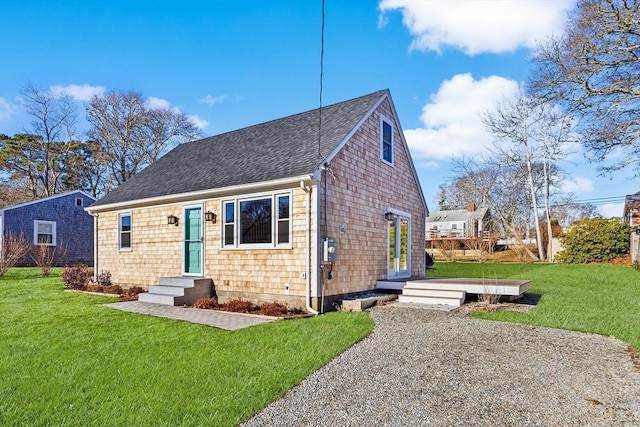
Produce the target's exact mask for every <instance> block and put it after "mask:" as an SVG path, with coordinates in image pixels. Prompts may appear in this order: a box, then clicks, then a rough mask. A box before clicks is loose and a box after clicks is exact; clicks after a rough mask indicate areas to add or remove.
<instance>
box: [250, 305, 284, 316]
mask: <svg viewBox="0 0 640 427" xmlns="http://www.w3.org/2000/svg"><path fill="white" fill-rule="evenodd" d="M288 313H289V308H288V307H287V306H286V305H284V304H282V303H279V302H266V303H264V304H262V305H261V306H260V308H259V309H258V310H257V311H256V312H255V314H262V315H264V316H284V315H285V314H288Z"/></svg>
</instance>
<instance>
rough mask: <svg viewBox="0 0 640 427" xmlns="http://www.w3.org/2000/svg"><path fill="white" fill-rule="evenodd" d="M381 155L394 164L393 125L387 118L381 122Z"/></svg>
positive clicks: (383, 158)
mask: <svg viewBox="0 0 640 427" xmlns="http://www.w3.org/2000/svg"><path fill="white" fill-rule="evenodd" d="M380 128H381V129H380V157H381V158H382V160H384V161H385V162H387V163H391V164H393V126H392V125H391V123H389V122H388V121H387V120H386V119H385V118H383V119H382V120H381V122H380Z"/></svg>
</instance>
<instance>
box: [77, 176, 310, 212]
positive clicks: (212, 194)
mask: <svg viewBox="0 0 640 427" xmlns="http://www.w3.org/2000/svg"><path fill="white" fill-rule="evenodd" d="M313 180H314V179H313V175H299V176H293V177H289V178H281V179H275V180H270V181H262V182H254V183H250V184H241V185H233V186H229V187H220V188H211V189H207V190H200V191H192V192H189V193H178V194H169V195H167V196H158V197H149V198H146V199H136V200H127V201H124V202H117V203H109V204H106V205H99V206H95V205H91V206H88V207H86V208H85V211H87V212H89V213H90V214H92V215H93V214H97V213H101V212H109V211H117V210H125V209H132V208H141V207H147V206H156V205H163V204H173V203H181V202H187V201H193V200H201V199H211V198H216V197H224V196H229V195H234V194H241V193H246V192H248V191H266V190H272V189H278V188H281V187H290V186H291V185H292V184H296V183H298V182H300V181H303V182H308V181H313Z"/></svg>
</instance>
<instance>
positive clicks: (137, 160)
mask: <svg viewBox="0 0 640 427" xmlns="http://www.w3.org/2000/svg"><path fill="white" fill-rule="evenodd" d="M87 120H88V121H89V123H90V124H91V129H90V131H89V136H90V137H91V138H92V139H93V140H95V141H96V142H97V143H98V144H99V145H100V148H101V151H102V153H103V155H104V156H105V161H106V162H107V165H108V167H109V169H110V172H111V175H112V177H113V179H114V180H115V182H116V183H117V184H122V183H123V182H125V181H127V180H128V179H129V178H131V177H132V176H133V175H135V174H136V173H138V172H139V171H140V170H142V169H143V168H144V167H146V166H147V165H149V164H151V163H153V162H154V161H156V160H157V159H158V158H159V157H160V156H162V155H163V154H164V153H166V152H167V151H169V150H170V149H171V148H173V147H174V146H175V145H177V144H179V143H181V142H185V141H189V140H192V139H195V138H196V137H199V136H200V135H201V133H200V131H199V130H198V128H197V127H196V126H195V125H194V124H193V123H192V122H191V121H190V120H189V119H188V118H187V117H186V116H185V115H184V114H182V113H180V112H179V111H177V110H174V109H168V108H149V107H148V106H147V105H146V103H145V101H144V99H143V97H142V94H141V93H139V92H134V91H129V92H117V91H110V92H108V93H106V94H105V95H104V96H94V97H93V99H92V100H91V102H90V103H89V105H88V106H87Z"/></svg>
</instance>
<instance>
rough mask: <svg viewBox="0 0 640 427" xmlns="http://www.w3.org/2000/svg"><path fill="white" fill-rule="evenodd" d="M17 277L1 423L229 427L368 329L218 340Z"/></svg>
mask: <svg viewBox="0 0 640 427" xmlns="http://www.w3.org/2000/svg"><path fill="white" fill-rule="evenodd" d="M60 273H61V271H60V270H59V269H55V270H54V271H53V273H52V276H51V277H49V278H43V277H42V276H41V275H40V271H39V270H38V269H35V268H20V269H18V268H14V269H11V270H9V271H8V272H7V273H6V274H5V275H4V276H3V277H2V278H0V425H6V426H9V425H11V426H17V425H82V426H106V425H123V426H134V425H135V426H144V425H153V426H163V425H165V426H168V425H171V426H176V425H212V426H213V425H215V426H224V425H229V426H230V425H235V424H237V423H238V422H240V421H242V420H244V419H246V418H248V417H249V416H251V415H252V414H254V413H255V412H257V411H258V410H260V409H261V408H263V407H264V406H266V405H267V404H268V403H270V402H271V401H273V400H275V399H277V398H278V397H279V396H281V395H282V394H283V393H284V392H286V391H287V390H289V389H290V388H291V387H292V386H294V385H295V384H297V383H298V382H300V381H301V380H302V379H303V378H305V377H306V376H307V375H309V374H310V373H312V372H313V371H315V370H316V369H318V368H319V367H321V366H322V365H324V364H326V363H327V362H328V361H329V360H331V359H332V358H333V357H335V356H336V355H338V354H339V353H341V352H342V351H344V350H345V349H346V348H348V347H349V346H351V345H352V344H353V343H355V342H356V341H358V340H360V339H361V338H362V337H364V336H366V335H367V334H368V333H369V332H370V331H371V330H372V328H373V321H372V320H371V318H370V317H369V315H368V314H367V313H330V314H327V315H323V316H317V317H312V318H307V319H299V320H286V321H277V322H272V323H269V324H265V325H261V326H257V327H253V328H248V329H244V330H239V331H234V332H230V331H223V330H219V329H215V328H210V327H206V326H202V325H195V324H190V323H186V322H180V321H175V320H169V319H161V318H154V317H149V316H144V315H140V314H134V313H126V312H122V311H118V310H113V309H110V308H106V307H102V306H101V304H103V303H106V302H113V301H116V299H115V298H112V297H103V296H93V295H86V294H75V293H68V292H63V291H62V289H63V286H62V283H61V281H60Z"/></svg>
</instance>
